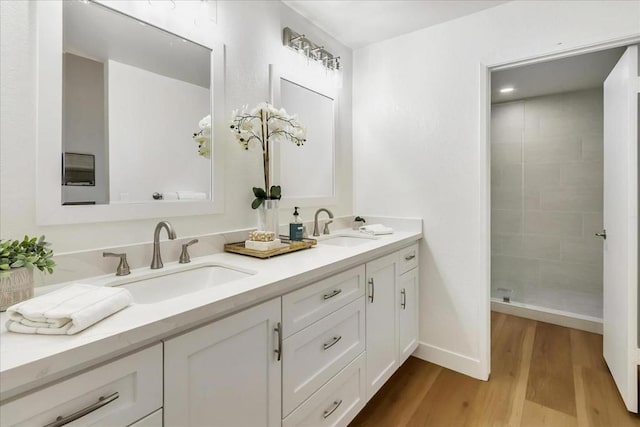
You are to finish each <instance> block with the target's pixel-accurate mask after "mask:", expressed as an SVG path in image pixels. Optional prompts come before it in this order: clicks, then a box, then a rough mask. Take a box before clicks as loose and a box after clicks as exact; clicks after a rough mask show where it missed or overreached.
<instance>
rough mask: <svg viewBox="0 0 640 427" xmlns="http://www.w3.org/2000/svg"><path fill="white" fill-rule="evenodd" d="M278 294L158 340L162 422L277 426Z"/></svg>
mask: <svg viewBox="0 0 640 427" xmlns="http://www.w3.org/2000/svg"><path fill="white" fill-rule="evenodd" d="M280 308H281V305H280V298H276V299H273V300H270V301H267V302H265V303H262V304H260V305H257V306H255V307H252V308H249V309H247V310H244V311H241V312H239V313H237V314H234V315H232V316H229V317H227V318H224V319H222V320H218V321H215V322H213V323H210V324H208V325H206V326H202V327H200V328H198V329H195V330H193V331H191V332H187V333H185V334H183V335H180V336H178V337H175V338H172V339H169V340H167V341H165V343H164V402H165V405H164V425H165V426H169V427H172V426H225V427H231V426H241V427H245V426H252V427H260V426H265V427H275V426H279V425H280V424H281V420H282V416H281V365H282V357H281V352H282V327H281V323H280V322H281V320H280V319H281V313H280V311H281V310H280Z"/></svg>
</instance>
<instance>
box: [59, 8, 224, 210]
mask: <svg viewBox="0 0 640 427" xmlns="http://www.w3.org/2000/svg"><path fill="white" fill-rule="evenodd" d="M210 86H211V50H209V49H207V48H205V47H203V46H200V45H198V44H196V43H193V42H190V41H187V40H184V39H182V38H180V37H178V36H176V35H174V34H171V33H168V32H166V31H163V30H160V29H158V28H155V27H153V26H151V25H148V24H145V23H143V22H141V21H138V20H136V19H134V18H131V17H129V16H126V15H123V14H121V13H118V12H116V11H113V10H111V9H108V8H106V7H104V6H101V5H98V4H95V3H93V2H89V3H85V2H64V6H63V118H62V121H63V123H62V156H61V157H62V161H63V176H62V204H63V205H78V204H115V203H140V202H151V201H154V200H163V201H167V200H168V201H174V200H176V201H178V200H201V199H206V200H210V199H211V183H212V179H211V176H212V168H211V158H210V157H211V156H210V155H209V151H208V150H207V149H206V148H207V147H209V146H210V143H211V142H210V135H211V126H210V121H209V122H208V123H209V124H208V125H207V124H206V123H205V122H207V121H206V120H203V119H204V118H205V117H207V116H209V115H210V111H211V88H210ZM203 128H204V129H203ZM195 133H199V135H194V134H195ZM199 144H204V146H202V147H201V146H199ZM203 148H204V149H203ZM89 160H91V161H89ZM89 178H93V179H89ZM154 193H155V194H156V197H155V198H154ZM158 203H162V202H160V201H159V202H158Z"/></svg>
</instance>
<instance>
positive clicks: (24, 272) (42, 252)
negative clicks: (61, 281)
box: [0, 236, 56, 311]
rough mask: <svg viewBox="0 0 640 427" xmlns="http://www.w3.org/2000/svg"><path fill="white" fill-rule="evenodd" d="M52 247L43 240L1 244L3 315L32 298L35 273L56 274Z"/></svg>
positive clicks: (0, 276)
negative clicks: (38, 271) (35, 270)
mask: <svg viewBox="0 0 640 427" xmlns="http://www.w3.org/2000/svg"><path fill="white" fill-rule="evenodd" d="M50 245H51V244H50V243H48V242H46V241H45V240H44V236H41V237H40V238H37V237H29V236H24V239H22V240H11V239H9V240H0V311H5V310H6V309H7V307H9V306H11V305H13V304H17V303H19V302H20V301H24V300H27V299H29V298H31V297H33V269H34V268H37V269H38V270H40V271H43V272H45V273H53V267H55V265H56V264H55V262H54V261H53V259H52V258H53V250H52V249H51V248H49V246H50Z"/></svg>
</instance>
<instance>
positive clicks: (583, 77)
mask: <svg viewBox="0 0 640 427" xmlns="http://www.w3.org/2000/svg"><path fill="white" fill-rule="evenodd" d="M624 49H625V48H624V47H620V48H615V49H607V50H603V51H600V52H594V53H587V54H584V55H577V56H572V57H569V58H563V59H557V60H553V61H549V62H543V63H539V64H532V65H526V66H523V67H517V68H510V69H506V70H501V71H495V72H493V73H491V102H492V103H498V102H507V101H515V100H517V99H523V98H531V97H534V96H542V95H549V94H552V93H561V92H571V91H576V90H581V89H588V88H593V87H598V86H601V85H602V83H603V82H604V80H605V79H606V78H607V76H608V75H609V72H610V71H611V69H612V68H613V67H614V66H615V65H616V62H618V59H620V56H622V54H623V53H624ZM508 86H510V87H513V88H514V89H515V90H514V91H513V92H510V93H500V89H501V88H504V87H508Z"/></svg>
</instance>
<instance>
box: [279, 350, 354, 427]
mask: <svg viewBox="0 0 640 427" xmlns="http://www.w3.org/2000/svg"><path fill="white" fill-rule="evenodd" d="M365 360H366V359H365V355H364V354H361V355H360V356H358V357H357V358H356V359H355V360H354V361H353V362H351V363H350V364H349V365H348V366H347V367H346V368H344V369H343V370H342V371H340V372H339V373H338V374H337V375H336V376H335V377H333V378H332V379H331V380H330V381H329V382H328V383H326V384H325V385H324V386H322V388H320V390H318V391H317V392H316V393H314V395H313V396H311V397H310V398H309V399H308V400H307V401H306V402H304V403H303V404H302V405H300V407H299V408H298V409H296V410H295V411H293V412H292V413H291V415H289V416H288V417H287V418H285V419H284V420H283V421H282V427H298V426H300V427H302V426H346V425H347V424H349V422H351V421H352V420H353V419H354V418H355V416H356V415H357V414H358V412H360V410H361V409H362V408H363V407H364V405H365V403H366V379H365V373H364V370H365Z"/></svg>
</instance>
